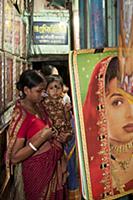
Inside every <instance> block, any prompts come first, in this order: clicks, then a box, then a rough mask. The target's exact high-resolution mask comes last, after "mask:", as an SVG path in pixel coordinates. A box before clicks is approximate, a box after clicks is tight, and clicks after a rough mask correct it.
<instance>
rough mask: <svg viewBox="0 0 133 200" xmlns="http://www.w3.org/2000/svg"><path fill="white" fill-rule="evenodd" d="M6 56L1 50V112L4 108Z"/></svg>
mask: <svg viewBox="0 0 133 200" xmlns="http://www.w3.org/2000/svg"><path fill="white" fill-rule="evenodd" d="M4 74H5V70H4V57H3V53H2V52H0V114H1V112H2V111H3V110H4V93H5V91H4V78H5V76H4Z"/></svg>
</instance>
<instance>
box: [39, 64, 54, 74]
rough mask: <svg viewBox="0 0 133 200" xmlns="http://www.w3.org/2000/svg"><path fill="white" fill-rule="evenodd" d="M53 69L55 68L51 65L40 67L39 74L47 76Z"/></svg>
mask: <svg viewBox="0 0 133 200" xmlns="http://www.w3.org/2000/svg"><path fill="white" fill-rule="evenodd" d="M53 68H56V67H55V66H53V65H44V64H43V65H42V66H41V70H40V71H41V73H42V74H43V76H44V77H45V76H49V75H51V74H52V71H53Z"/></svg>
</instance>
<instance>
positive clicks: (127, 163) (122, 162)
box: [111, 154, 133, 170]
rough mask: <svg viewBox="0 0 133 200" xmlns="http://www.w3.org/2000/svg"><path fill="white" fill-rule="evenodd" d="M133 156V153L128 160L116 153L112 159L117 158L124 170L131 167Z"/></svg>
mask: <svg viewBox="0 0 133 200" xmlns="http://www.w3.org/2000/svg"><path fill="white" fill-rule="evenodd" d="M132 157H133V154H132V155H131V157H130V158H128V159H127V160H119V159H117V158H116V157H115V156H114V155H112V154H111V159H112V160H115V161H116V162H117V163H118V164H119V166H120V168H121V169H123V170H126V169H127V168H128V167H129V165H130V163H131V161H132Z"/></svg>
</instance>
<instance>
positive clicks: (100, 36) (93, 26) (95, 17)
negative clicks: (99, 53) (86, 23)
mask: <svg viewBox="0 0 133 200" xmlns="http://www.w3.org/2000/svg"><path fill="white" fill-rule="evenodd" d="M89 11H90V43H91V44H90V46H91V48H102V47H104V46H105V34H104V17H103V0H90V10H89Z"/></svg>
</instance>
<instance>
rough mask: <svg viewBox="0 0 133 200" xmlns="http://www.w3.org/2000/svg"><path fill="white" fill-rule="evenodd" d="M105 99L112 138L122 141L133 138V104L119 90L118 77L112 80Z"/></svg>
mask: <svg viewBox="0 0 133 200" xmlns="http://www.w3.org/2000/svg"><path fill="white" fill-rule="evenodd" d="M105 99H106V100H105V102H106V109H107V120H108V125H109V137H110V139H111V140H112V141H114V142H115V141H116V142H120V143H126V142H129V141H131V140H133V104H130V103H129V102H128V100H127V99H126V98H125V97H124V96H123V95H122V94H121V93H120V92H118V90H117V78H114V79H112V80H111V81H110V83H109V87H108V91H107V92H106V98H105Z"/></svg>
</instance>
